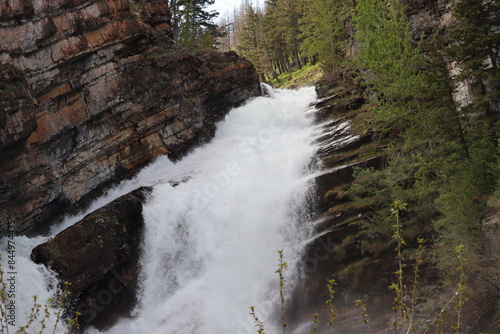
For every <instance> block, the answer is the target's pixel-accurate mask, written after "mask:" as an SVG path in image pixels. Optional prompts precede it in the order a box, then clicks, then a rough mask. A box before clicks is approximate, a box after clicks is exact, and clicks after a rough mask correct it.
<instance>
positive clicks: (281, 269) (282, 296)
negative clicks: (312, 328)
mask: <svg viewBox="0 0 500 334" xmlns="http://www.w3.org/2000/svg"><path fill="white" fill-rule="evenodd" d="M278 255H279V259H278V270H276V273H277V274H278V275H279V277H280V280H279V283H280V301H281V324H282V327H283V334H284V333H285V328H286V326H288V323H287V322H286V313H285V282H286V279H285V275H284V271H285V270H286V269H288V264H287V263H286V262H285V258H284V255H283V250H279V251H278Z"/></svg>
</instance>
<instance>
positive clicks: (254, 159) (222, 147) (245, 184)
mask: <svg viewBox="0 0 500 334" xmlns="http://www.w3.org/2000/svg"><path fill="white" fill-rule="evenodd" d="M314 99H315V92H314V88H303V89H300V90H298V91H288V90H276V91H274V93H273V94H271V96H268V97H259V98H255V99H253V100H252V101H250V102H249V103H247V104H246V105H244V106H242V107H240V108H236V109H234V110H232V111H231V112H230V113H229V114H228V115H227V116H226V118H225V120H224V121H223V122H221V123H220V124H219V125H218V128H217V132H216V135H215V137H214V139H213V140H212V141H211V142H210V143H209V144H207V145H205V146H203V147H200V148H197V149H196V150H194V151H193V152H192V153H191V154H189V155H188V156H186V157H185V158H184V159H183V160H181V161H179V162H177V163H175V164H174V163H172V162H170V161H168V159H166V158H159V159H157V161H156V162H155V163H153V164H151V165H150V166H149V167H147V168H146V169H145V170H143V171H142V172H141V173H140V174H139V175H138V176H137V177H136V178H134V180H132V181H128V182H125V183H123V184H122V185H121V186H120V187H118V188H117V189H115V190H113V191H111V192H110V193H108V195H107V196H106V197H104V198H102V199H99V200H98V201H96V203H94V205H93V206H92V208H91V210H92V209H95V208H97V207H99V206H102V205H104V204H106V203H108V202H109V201H111V200H112V199H114V198H116V197H117V196H120V195H121V194H124V193H126V192H128V191H130V190H132V189H135V188H137V187H139V186H143V185H150V186H154V189H153V192H152V194H151V196H150V198H149V199H148V201H147V203H146V204H145V206H144V211H143V214H144V218H145V231H144V237H143V245H142V247H143V250H142V258H141V277H140V291H139V292H138V296H139V304H138V305H137V307H136V309H135V311H134V317H133V318H132V319H123V320H121V321H119V323H118V324H116V325H115V326H114V327H112V328H111V329H109V330H108V331H107V333H168V334H173V333H203V334H220V333H254V332H255V328H254V324H253V320H252V319H251V318H250V316H249V314H248V313H249V306H251V305H254V306H256V310H257V313H258V314H259V317H260V319H261V320H263V321H266V332H268V333H272V332H273V327H272V321H271V318H276V319H278V317H276V314H274V312H279V306H278V304H279V286H278V276H277V274H276V273H275V271H276V269H277V262H278V254H277V250H278V249H284V253H285V256H286V260H287V262H288V263H289V266H290V269H289V270H288V271H287V274H288V275H295V273H296V271H295V270H294V269H293V266H294V262H295V261H296V259H298V257H299V254H300V251H301V247H300V246H301V245H302V243H301V242H302V241H303V240H305V238H307V236H308V233H309V231H308V229H307V227H306V226H307V225H308V224H304V220H305V219H306V218H305V215H306V213H305V209H304V204H305V201H306V199H307V195H308V190H309V184H310V182H309V180H310V177H308V175H309V174H310V173H311V171H310V170H309V169H308V166H309V165H310V162H311V158H312V156H313V155H314V153H315V151H316V150H317V147H315V146H314V145H313V144H312V143H313V140H314V138H313V137H314V131H315V130H314V129H313V127H312V126H311V124H312V121H313V120H312V119H311V118H310V117H308V116H307V113H305V111H306V110H307V108H308V106H309V105H310V103H311V102H313V101H314ZM172 180H175V181H178V182H179V181H180V182H179V184H178V185H177V186H175V187H174V186H172V184H171V182H170V183H169V181H172ZM82 216H83V215H81V216H78V217H74V218H70V219H67V220H66V221H65V222H64V223H63V224H62V225H60V226H59V227H58V228H56V229H54V230H53V232H54V233H56V232H58V231H60V230H62V229H63V228H65V227H67V226H69V225H71V224H72V223H74V222H75V221H77V220H78V219H80V218H81V217H82ZM18 239H19V238H18ZM19 240H20V239H19ZM26 240H27V241H26V243H28V244H30V245H29V246H27V249H29V250H31V249H30V247H31V248H32V247H33V246H35V245H36V244H38V243H40V242H42V241H43V240H41V238H38V239H37V240H36V241H35V240H33V239H27V238H26ZM28 253H29V252H26V254H25V255H26V257H27V256H29V254H28ZM19 257H20V256H19ZM26 260H27V261H29V260H28V259H26ZM23 266H25V267H26V268H30V269H29V270H31V274H33V273H35V272H36V273H37V275H38V276H36V278H34V279H35V280H36V281H37V283H36V284H37V285H40V286H37V287H35V286H34V287H33V290H35V291H30V293H31V294H38V295H40V292H39V291H41V290H47V288H46V286H45V285H44V284H43V282H44V281H46V279H47V277H46V276H44V275H47V273H46V271H44V270H43V269H42V268H41V267H40V266H36V265H33V264H29V263H26V264H25V265H23ZM23 275H24V274H23ZM27 277H28V276H27ZM287 279H288V282H287V284H289V285H291V284H293V277H288V278H287ZM37 291H38V292H37ZM51 293H53V291H52V292H51V291H49V290H47V293H46V295H48V296H49V295H50V294H51ZM97 332H98V331H97V330H95V329H92V328H91V329H88V330H87V333H97Z"/></svg>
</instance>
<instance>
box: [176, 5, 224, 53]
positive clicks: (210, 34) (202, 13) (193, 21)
mask: <svg viewBox="0 0 500 334" xmlns="http://www.w3.org/2000/svg"><path fill="white" fill-rule="evenodd" d="M171 1H176V3H175V8H174V10H173V14H174V15H173V18H172V20H173V22H174V23H175V26H176V27H177V29H176V30H174V36H175V40H176V42H177V43H179V44H180V45H182V46H184V47H188V48H212V47H213V44H214V43H215V41H216V39H217V37H218V36H219V35H220V34H219V33H218V29H217V25H216V24H215V23H214V19H215V18H216V17H217V16H218V15H219V13H218V12H216V11H210V12H208V11H206V7H207V6H209V5H212V4H213V3H214V2H215V0H171Z"/></svg>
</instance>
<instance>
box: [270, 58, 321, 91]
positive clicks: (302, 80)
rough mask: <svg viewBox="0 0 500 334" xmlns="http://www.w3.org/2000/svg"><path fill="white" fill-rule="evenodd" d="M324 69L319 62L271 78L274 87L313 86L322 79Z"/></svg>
mask: <svg viewBox="0 0 500 334" xmlns="http://www.w3.org/2000/svg"><path fill="white" fill-rule="evenodd" d="M322 75H323V70H322V69H321V67H320V65H319V63H318V64H316V65H305V66H302V68H300V69H297V70H295V71H291V72H287V73H283V74H280V75H279V76H278V77H277V78H276V79H273V80H271V84H272V86H273V87H279V88H297V87H301V86H313V85H314V84H315V83H316V82H318V81H319V80H320V79H321V76H322Z"/></svg>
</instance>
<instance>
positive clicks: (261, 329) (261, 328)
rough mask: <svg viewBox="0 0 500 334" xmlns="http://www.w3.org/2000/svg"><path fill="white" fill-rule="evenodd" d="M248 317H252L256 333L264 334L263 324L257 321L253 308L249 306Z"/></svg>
mask: <svg viewBox="0 0 500 334" xmlns="http://www.w3.org/2000/svg"><path fill="white" fill-rule="evenodd" d="M250 315H251V316H252V318H253V320H254V323H255V327H257V333H259V334H265V332H264V323H263V322H262V321H260V320H259V318H258V317H257V314H255V306H250Z"/></svg>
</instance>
